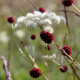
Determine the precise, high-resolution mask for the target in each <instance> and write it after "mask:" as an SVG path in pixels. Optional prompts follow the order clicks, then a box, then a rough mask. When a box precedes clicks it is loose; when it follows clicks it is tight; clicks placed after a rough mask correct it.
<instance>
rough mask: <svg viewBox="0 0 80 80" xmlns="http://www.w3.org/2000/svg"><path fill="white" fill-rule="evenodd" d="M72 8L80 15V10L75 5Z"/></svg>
mask: <svg viewBox="0 0 80 80" xmlns="http://www.w3.org/2000/svg"><path fill="white" fill-rule="evenodd" d="M72 6H73V7H74V8H75V9H76V10H77V11H78V12H79V13H80V10H79V9H78V8H77V7H76V6H75V5H73V4H72Z"/></svg>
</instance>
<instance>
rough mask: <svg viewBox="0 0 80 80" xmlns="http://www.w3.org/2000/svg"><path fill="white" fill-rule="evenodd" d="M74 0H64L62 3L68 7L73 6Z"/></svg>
mask: <svg viewBox="0 0 80 80" xmlns="http://www.w3.org/2000/svg"><path fill="white" fill-rule="evenodd" d="M73 2H74V0H62V4H63V5H64V6H67V7H69V6H71V5H72V4H73Z"/></svg>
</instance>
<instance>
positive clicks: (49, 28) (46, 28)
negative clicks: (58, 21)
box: [44, 26, 54, 33]
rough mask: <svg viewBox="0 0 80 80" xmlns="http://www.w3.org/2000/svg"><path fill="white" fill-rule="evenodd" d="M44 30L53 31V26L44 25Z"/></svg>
mask: <svg viewBox="0 0 80 80" xmlns="http://www.w3.org/2000/svg"><path fill="white" fill-rule="evenodd" d="M44 30H45V31H47V32H49V33H53V32H54V30H53V28H52V27H51V26H47V27H45V28H44Z"/></svg>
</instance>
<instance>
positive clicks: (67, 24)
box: [64, 6, 71, 46]
mask: <svg viewBox="0 0 80 80" xmlns="http://www.w3.org/2000/svg"><path fill="white" fill-rule="evenodd" d="M64 10H65V11H64V13H65V18H66V26H67V29H68V33H69V39H70V46H71V37H70V29H69V23H68V17H67V12H66V7H65V6H64Z"/></svg>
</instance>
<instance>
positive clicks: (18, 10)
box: [0, 0, 80, 80]
mask: <svg viewBox="0 0 80 80" xmlns="http://www.w3.org/2000/svg"><path fill="white" fill-rule="evenodd" d="M32 2H33V3H34V4H35V5H36V6H37V7H43V8H45V9H46V10H48V11H52V12H55V13H56V14H57V15H60V16H64V13H63V12H58V11H57V10H59V9H63V5H62V3H61V0H32ZM79 3H80V1H79V0H75V1H74V5H75V6H76V7H77V8H78V9H80V5H79ZM67 9H68V10H74V11H76V10H75V9H74V8H73V7H69V8H67ZM33 11H34V8H33V7H32V6H31V4H30V3H29V2H28V1H27V0H0V35H1V34H2V33H3V35H4V36H7V40H5V39H6V37H2V38H3V40H0V56H5V57H6V59H7V60H8V54H9V41H11V59H10V71H11V77H12V80H45V79H44V77H40V78H38V79H33V78H31V77H30V75H29V71H30V70H31V69H32V68H33V67H34V66H33V65H32V62H31V61H30V60H28V59H27V58H25V57H24V56H23V55H22V54H21V53H20V51H19V49H18V47H17V44H19V46H20V47H21V49H22V50H23V52H24V54H25V55H26V57H28V55H27V53H26V51H25V49H24V47H23V46H22V45H20V43H19V42H18V40H17V38H15V37H14V35H13V31H12V29H11V25H10V24H9V23H8V22H7V17H8V16H10V15H12V16H13V17H14V18H15V20H16V19H17V18H18V17H20V16H25V15H26V14H27V13H28V12H33ZM76 12H77V11H76ZM77 13H78V12H77ZM68 21H69V26H70V32H71V48H72V55H71V56H72V57H73V58H74V57H75V56H76V55H77V54H80V42H79V41H80V18H79V17H77V16H75V15H74V14H71V13H68ZM53 28H54V33H53V36H54V40H55V41H56V42H57V43H58V44H59V45H60V46H61V47H62V46H63V40H64V36H65V33H68V31H67V28H66V25H65V24H64V23H63V22H61V23H60V24H58V25H57V24H54V25H53ZM22 30H23V31H24V34H25V35H24V37H23V38H22V40H23V41H24V43H25V44H26V46H27V48H28V50H29V52H30V54H31V55H32V56H33V57H34V59H35V61H36V63H37V64H38V66H39V68H40V69H41V71H42V72H43V73H44V74H45V75H46V76H47V77H48V79H49V80H78V79H77V78H75V76H74V74H73V72H72V70H71V68H70V67H69V65H67V66H68V72H69V73H70V74H69V73H62V72H60V70H59V67H56V68H53V69H52V70H49V71H46V72H44V71H45V70H48V69H49V68H51V67H55V66H57V65H56V64H55V63H53V62H52V61H51V60H46V59H42V56H44V55H52V54H56V59H55V60H56V61H58V62H59V63H61V61H60V59H61V54H60V52H59V51H58V50H57V48H56V47H55V46H54V45H52V44H50V46H51V50H50V51H48V50H46V49H45V45H46V44H45V43H44V42H43V41H41V39H40V37H39V34H40V32H41V30H40V29H39V28H35V29H29V28H23V29H22ZM31 34H36V35H37V38H36V40H31V39H30V36H31ZM3 35H2V36H3ZM66 45H69V37H68V35H67V36H66ZM69 46H70V45H69ZM76 60H77V61H78V62H80V56H78V57H77V59H76ZM45 62H46V63H47V65H48V66H46V65H45ZM65 63H67V62H66V61H65V60H63V64H65ZM76 69H77V68H76ZM77 70H78V69H77ZM78 72H79V74H80V70H78ZM0 80H5V72H4V70H3V68H2V61H0Z"/></svg>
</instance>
